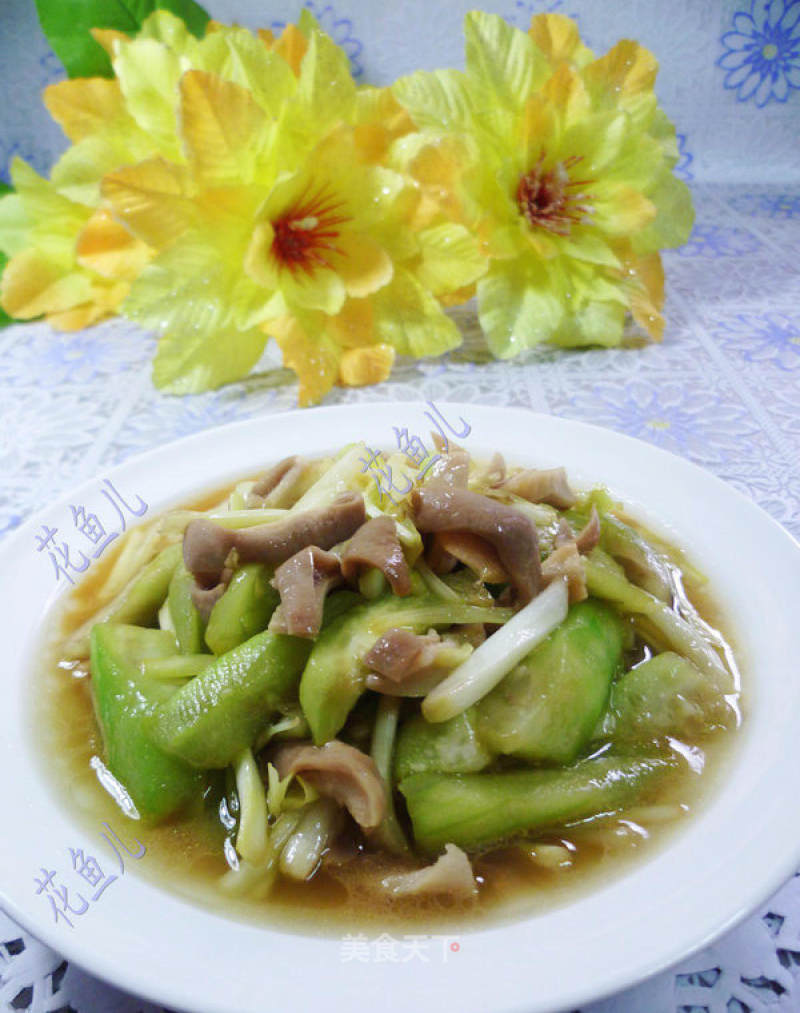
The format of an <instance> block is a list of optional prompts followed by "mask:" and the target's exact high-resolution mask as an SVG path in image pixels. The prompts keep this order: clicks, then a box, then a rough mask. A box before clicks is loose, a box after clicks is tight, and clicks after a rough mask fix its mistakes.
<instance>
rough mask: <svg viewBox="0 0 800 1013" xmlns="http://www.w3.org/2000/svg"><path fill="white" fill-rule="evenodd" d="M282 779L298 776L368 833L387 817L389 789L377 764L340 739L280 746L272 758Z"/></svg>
mask: <svg viewBox="0 0 800 1013" xmlns="http://www.w3.org/2000/svg"><path fill="white" fill-rule="evenodd" d="M272 762H273V763H274V764H275V767H276V768H277V771H278V774H279V775H280V777H281V778H284V777H287V776H288V775H289V774H299V775H300V776H301V777H302V778H303V780H304V781H308V783H309V784H310V785H311V786H312V788H316V789H317V791H318V792H319V793H320V795H328V796H330V797H331V798H333V799H335V800H336V801H337V802H338V803H339V804H340V805H343V806H344V807H345V808H346V809H347V810H348V811H349V813H350V815H351V816H352V817H353V819H354V820H355V821H356V823H358V824H359V825H360V826H362V827H363V828H364V829H365V830H373V829H374V828H375V827H377V826H378V824H379V823H380V822H381V820H382V819H383V817H384V816H385V815H386V789H385V788H384V785H383V780H382V778H381V776H380V774H379V773H378V768H377V767H376V766H375V761H374V760H373V759H372V758H371V757H370V756H367V755H366V753H362V752H361V750H360V749H356V748H355V747H353V746H348V745H347V744H346V743H344V742H340V741H339V740H338V739H332V740H331V741H330V742H326V743H325V745H324V746H312V745H311V743H310V742H292V743H288V742H287V743H285V744H283V745H280V746H278V748H277V749H276V751H275V753H274V754H273V757H272Z"/></svg>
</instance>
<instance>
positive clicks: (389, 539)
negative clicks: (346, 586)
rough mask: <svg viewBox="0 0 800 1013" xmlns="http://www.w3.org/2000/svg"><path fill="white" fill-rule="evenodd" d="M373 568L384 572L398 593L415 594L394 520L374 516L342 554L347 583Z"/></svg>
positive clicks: (361, 528) (356, 534)
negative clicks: (364, 569)
mask: <svg viewBox="0 0 800 1013" xmlns="http://www.w3.org/2000/svg"><path fill="white" fill-rule="evenodd" d="M369 566H375V567H377V568H378V569H379V570H381V571H382V573H383V575H384V577H386V579H387V580H388V581H389V585H390V586H391V589H392V591H393V592H394V594H396V595H401V596H404V595H407V594H411V575H410V574H409V571H408V563H406V557H405V556H404V555H403V548H402V546H401V545H400V540H399V539H398V537H397V525H396V524H395V522H394V521H393V520H392V518H391V517H386V516H384V517H374V518H373V519H372V520H371V521H367V523H366V524H362V525H361V527H360V528H359V529H358V531H356V533H355V534H354V535H353V537H352V538H351V539H350V541H349V542H348V544H347V545H346V546H345V548H344V551H343V552H342V574H343V575H344V577H345V578H346V579H347V580H355V579H357V578H358V575H359V572H360V569H361V568H364V567H369Z"/></svg>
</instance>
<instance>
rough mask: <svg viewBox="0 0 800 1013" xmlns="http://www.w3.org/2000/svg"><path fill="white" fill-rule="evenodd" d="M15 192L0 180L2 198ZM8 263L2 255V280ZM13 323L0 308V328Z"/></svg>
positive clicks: (0, 276)
mask: <svg viewBox="0 0 800 1013" xmlns="http://www.w3.org/2000/svg"><path fill="white" fill-rule="evenodd" d="M13 192H14V190H13V188H12V187H10V186H9V185H8V183H5V182H3V180H2V179H0V197H2V196H3V195H5V194H7V193H13ZM7 263H8V257H7V256H6V255H5V253H0V278H2V277H3V271H5V269H6V264H7ZM13 322H14V321H13V319H12V317H10V316H9V315H8V313H6V311H5V310H4V309H3V307H2V306H0V327H8V325H9V324H12V323H13Z"/></svg>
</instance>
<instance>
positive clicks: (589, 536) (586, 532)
mask: <svg viewBox="0 0 800 1013" xmlns="http://www.w3.org/2000/svg"><path fill="white" fill-rule="evenodd" d="M600 534H601V532H600V518H599V517H598V515H597V508H596V507H594V506H592V512H591V514H590V515H589V520H588V521H587V522H586V524H585V525H584V526H583V527H582V528H581V530H580V531H579V532H578V534H577V535H576V536H575V545H576V546H577V549H578V552H580V554H581V555H582V556H586V555H588V554H589V553H590V552H591V551H592V549H593V548H594V547H595V546H596V545H597V543H598V542H599V541H600Z"/></svg>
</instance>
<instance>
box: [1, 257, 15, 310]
mask: <svg viewBox="0 0 800 1013" xmlns="http://www.w3.org/2000/svg"><path fill="white" fill-rule="evenodd" d="M7 263H8V257H7V256H6V255H5V253H0V278H2V276H3V271H5V269H6V264H7ZM13 323H14V320H13V318H12V317H10V316H9V315H8V313H6V311H5V310H4V309H3V307H2V306H0V327H8V325H9V324H13Z"/></svg>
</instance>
